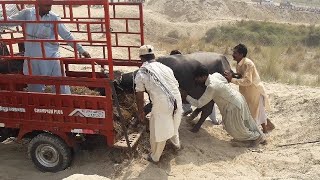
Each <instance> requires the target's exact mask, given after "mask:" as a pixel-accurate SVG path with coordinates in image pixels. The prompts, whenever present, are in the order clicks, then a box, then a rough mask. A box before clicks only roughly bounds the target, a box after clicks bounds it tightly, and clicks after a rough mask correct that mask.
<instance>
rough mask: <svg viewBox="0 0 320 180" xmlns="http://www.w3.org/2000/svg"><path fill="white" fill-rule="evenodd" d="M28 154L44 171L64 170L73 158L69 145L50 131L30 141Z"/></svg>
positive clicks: (37, 166)
mask: <svg viewBox="0 0 320 180" xmlns="http://www.w3.org/2000/svg"><path fill="white" fill-rule="evenodd" d="M28 155H29V157H30V158H31V160H32V162H33V163H34V165H35V166H36V168H38V169H39V170H40V171H44V172H57V171H61V170H64V169H66V168H67V167H68V166H69V165H70V163H71V160H72V155H71V149H70V148H69V147H68V145H67V144H66V143H65V142H64V141H63V140H62V139H60V138H59V137H57V136H54V135H52V134H49V133H44V134H39V135H37V136H36V137H34V138H33V139H32V140H31V141H30V143H29V146H28Z"/></svg>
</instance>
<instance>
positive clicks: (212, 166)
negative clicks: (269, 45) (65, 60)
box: [0, 0, 320, 180]
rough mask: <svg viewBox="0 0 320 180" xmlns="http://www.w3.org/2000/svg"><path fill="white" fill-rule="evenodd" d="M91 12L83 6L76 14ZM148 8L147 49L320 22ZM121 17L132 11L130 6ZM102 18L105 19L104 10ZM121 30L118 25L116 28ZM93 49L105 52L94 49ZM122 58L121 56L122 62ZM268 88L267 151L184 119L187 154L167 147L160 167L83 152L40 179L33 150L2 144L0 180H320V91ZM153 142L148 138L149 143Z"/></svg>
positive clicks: (256, 12)
mask: <svg viewBox="0 0 320 180" xmlns="http://www.w3.org/2000/svg"><path fill="white" fill-rule="evenodd" d="M84 8H85V7H83V6H81V7H78V8H76V9H75V10H76V11H75V13H81V12H82V11H83V10H84ZM144 10H145V23H146V26H145V29H146V42H147V43H149V42H153V43H159V42H163V41H170V38H168V37H167V34H168V33H169V32H171V31H173V30H176V31H177V32H178V34H179V35H181V36H203V34H204V33H205V32H206V30H207V29H209V28H210V27H212V26H217V25H221V24H224V23H232V22H235V21H238V20H241V19H246V20H249V19H251V20H259V21H265V20H267V21H275V22H279V23H297V24H316V23H319V15H318V14H314V13H308V12H295V11H291V10H288V9H285V10H282V9H277V8H275V7H272V6H258V5H256V4H255V3H251V2H250V1H246V2H245V1H231V0H174V1H172V0H149V1H147V2H146V3H145V7H144ZM100 13H102V12H100ZM119 13H124V14H125V13H127V14H128V13H129V14H130V13H132V12H131V11H129V10H128V9H126V8H123V9H119ZM96 14H97V16H99V15H101V14H99V11H98V10H97V13H96ZM120 26H121V25H120V24H117V23H115V24H114V25H113V28H117V27H120ZM128 41H132V42H135V41H133V40H130V39H128ZM156 47H157V44H156ZM88 51H91V53H92V54H93V55H95V53H98V52H96V51H95V50H94V49H90V48H89V49H88ZM158 51H159V54H161V53H165V52H162V51H161V49H158ZM121 52H122V51H121V50H119V51H116V52H115V54H116V55H119V56H121ZM96 56H98V54H96ZM265 86H266V88H267V93H268V94H269V96H270V99H271V104H272V111H271V112H270V113H269V117H270V118H271V119H272V121H273V122H274V124H275V125H276V129H275V130H274V131H272V132H271V133H270V134H268V144H267V145H265V146H259V147H257V148H247V147H234V146H233V145H232V143H231V142H230V140H231V137H230V136H229V135H228V134H227V133H226V132H225V131H224V130H223V127H222V125H218V126H214V125H212V124H211V123H210V122H209V121H206V122H205V123H204V125H203V126H202V129H201V130H200V132H199V133H197V134H193V133H191V132H190V131H189V129H190V125H189V124H187V123H186V122H185V121H182V124H181V128H180V139H181V141H182V144H183V146H184V148H183V149H182V150H181V151H179V152H174V151H173V150H172V149H170V147H167V148H166V149H165V152H164V153H163V156H162V158H161V161H160V163H159V164H158V165H154V164H151V163H149V162H147V161H145V160H143V159H142V158H141V154H138V155H137V156H136V157H135V158H134V159H132V160H128V159H126V160H124V161H123V162H122V163H121V164H116V163H114V162H113V161H112V159H111V158H110V157H111V155H112V150H111V149H110V148H107V147H105V146H103V145H102V144H97V145H95V146H93V147H91V148H89V149H87V150H80V151H78V152H76V153H75V157H74V161H73V163H72V165H71V167H70V168H68V169H66V170H65V171H62V172H58V173H54V174H53V173H41V172H39V171H38V170H37V169H35V168H34V167H33V164H32V162H31V160H30V159H28V158H27V153H26V145H24V144H17V143H10V144H0V151H1V154H0V161H1V164H0V179H3V180H13V179H14V180H16V179H18V180H19V179H33V180H43V179H47V180H51V179H52V180H55V179H63V178H68V179H107V178H110V179H227V180H229V179H245V180H247V179H259V180H260V179H268V180H269V179H319V178H320V143H319V142H316V141H319V140H320V108H319V107H320V88H311V87H303V86H290V85H284V84H278V83H266V84H265ZM218 117H219V118H220V119H221V117H220V116H218ZM147 139H148V134H145V135H144V139H143V140H142V143H145V142H147ZM297 143H302V144H297ZM145 144H147V143H145ZM144 148H145V149H148V147H143V146H139V152H144V151H145V149H144ZM113 156H114V155H113ZM85 175H90V176H85Z"/></svg>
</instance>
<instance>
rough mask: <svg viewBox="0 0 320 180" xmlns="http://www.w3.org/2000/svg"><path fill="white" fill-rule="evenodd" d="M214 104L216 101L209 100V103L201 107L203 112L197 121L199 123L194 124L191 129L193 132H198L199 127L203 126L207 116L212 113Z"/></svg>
mask: <svg viewBox="0 0 320 180" xmlns="http://www.w3.org/2000/svg"><path fill="white" fill-rule="evenodd" d="M213 105H214V102H213V101H211V102H209V103H208V104H207V105H205V106H203V107H202V108H201V110H202V113H201V116H200V119H199V121H198V122H197V124H195V125H194V126H193V128H192V129H191V132H194V133H196V132H198V131H199V129H200V128H201V126H202V124H203V123H204V121H205V120H206V119H207V117H208V116H209V115H210V114H211V113H212V109H213Z"/></svg>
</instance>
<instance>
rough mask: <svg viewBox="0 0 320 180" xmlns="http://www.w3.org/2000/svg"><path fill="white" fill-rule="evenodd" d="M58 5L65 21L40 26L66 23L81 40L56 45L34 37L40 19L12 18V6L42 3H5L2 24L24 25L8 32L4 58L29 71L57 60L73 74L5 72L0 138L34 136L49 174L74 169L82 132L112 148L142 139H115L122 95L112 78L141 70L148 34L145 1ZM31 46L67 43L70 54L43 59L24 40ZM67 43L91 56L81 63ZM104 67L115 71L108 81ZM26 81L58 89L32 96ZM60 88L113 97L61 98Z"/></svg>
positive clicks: (32, 150)
mask: <svg viewBox="0 0 320 180" xmlns="http://www.w3.org/2000/svg"><path fill="white" fill-rule="evenodd" d="M52 3H53V6H52V10H53V11H54V12H55V13H57V14H59V15H60V17H61V19H62V20H61V21H47V22H44V21H41V23H50V24H53V26H54V27H57V25H58V24H59V23H64V24H65V25H66V26H67V27H68V28H69V30H70V31H71V32H72V33H73V35H74V36H75V40H74V41H71V42H70V41H65V40H63V39H61V38H60V37H59V36H58V34H57V32H55V39H51V40H48V39H32V40H30V39H27V38H26V37H25V33H26V32H25V29H24V28H25V26H26V24H27V23H40V22H39V18H37V20H36V21H9V20H8V18H7V16H8V15H10V14H9V13H10V12H9V10H11V9H10V7H11V8H12V7H14V8H17V9H18V10H21V9H24V8H31V7H35V8H36V9H37V8H38V6H39V5H38V4H37V1H29V0H1V1H0V6H1V8H2V16H3V18H4V19H3V20H2V21H0V25H1V24H4V23H5V24H6V25H7V24H8V23H20V26H19V27H16V28H10V29H5V30H2V32H1V36H2V39H0V42H1V43H2V44H6V46H3V48H2V49H5V50H6V51H7V53H5V52H2V55H1V54H0V55H1V56H0V59H1V61H2V62H4V61H5V62H6V63H7V64H10V62H13V61H17V60H20V61H23V60H24V61H26V62H27V63H28V67H29V69H30V67H31V65H30V64H31V63H30V59H36V60H47V61H52V60H58V61H59V62H60V65H61V71H63V72H65V73H66V76H65V77H48V76H36V75H32V72H30V71H29V73H30V75H23V74H22V72H21V70H20V71H8V72H6V73H2V72H0V73H1V74H0V88H1V89H0V97H1V98H0V127H1V128H0V135H1V139H2V140H4V139H5V138H7V137H12V136H13V137H17V139H18V140H21V139H22V138H31V141H30V143H29V146H28V154H29V155H30V157H31V159H32V161H33V163H34V164H35V166H36V167H37V168H38V169H40V170H42V171H50V172H55V171H60V170H63V169H65V168H66V167H68V166H69V165H70V163H71V161H72V155H71V151H72V147H74V146H75V144H76V143H77V141H76V135H79V134H81V135H101V136H104V137H105V139H106V143H107V144H108V146H128V145H129V146H133V145H134V143H135V142H136V141H137V138H138V135H132V137H131V136H129V137H128V138H127V139H129V141H130V144H129V143H126V142H123V141H122V142H120V143H119V142H115V131H114V127H113V123H114V121H113V106H114V104H113V100H114V98H116V97H112V95H113V91H112V89H113V87H112V81H113V79H114V67H115V66H139V65H140V62H139V61H138V60H137V59H135V58H137V57H138V55H137V53H138V48H139V47H140V46H141V45H143V44H144V32H143V11H142V3H130V2H109V1H108V0H52ZM1 8H0V9H1ZM77 8H78V9H77ZM79 8H80V9H79ZM56 9H57V11H59V12H57V11H56ZM7 11H8V12H7ZM1 27H2V25H1ZM128 39H133V40H130V41H128ZM28 41H29V42H30V41H33V42H38V43H41V47H42V52H44V50H43V48H44V43H48V42H49V43H60V52H61V51H67V50H68V52H69V54H68V53H66V54H67V55H64V56H61V57H60V58H47V57H45V55H44V54H45V53H43V57H26V56H24V55H23V43H24V42H28ZM67 43H69V44H70V43H74V44H75V43H80V44H82V45H83V47H84V48H85V49H86V50H87V49H88V48H90V49H91V51H90V50H89V52H90V54H91V57H92V58H88V59H87V58H82V57H81V56H80V55H79V54H77V53H76V51H75V50H74V49H73V48H71V47H70V46H67ZM66 49H67V50H66ZM115 52H118V54H117V53H115ZM119 52H121V53H119ZM0 53H1V52H0ZM61 54H64V53H61ZM119 54H120V55H119ZM20 65H21V63H20ZM75 66H79V67H83V68H74V67H75ZM100 67H103V69H106V70H108V76H107V77H106V76H105V74H104V73H102V72H101V71H100ZM10 68H12V67H10ZM26 84H44V85H48V86H54V87H55V88H56V89H57V92H56V93H35V92H27V91H26V90H24V87H26ZM61 85H69V86H80V87H99V88H104V89H105V92H106V93H105V94H106V95H105V96H89V95H75V94H71V95H67V94H61V92H60V86H61Z"/></svg>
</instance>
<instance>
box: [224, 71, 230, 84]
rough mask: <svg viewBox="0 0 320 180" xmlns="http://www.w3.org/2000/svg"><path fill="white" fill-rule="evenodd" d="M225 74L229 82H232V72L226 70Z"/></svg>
mask: <svg viewBox="0 0 320 180" xmlns="http://www.w3.org/2000/svg"><path fill="white" fill-rule="evenodd" d="M223 76H224V77H225V78H226V79H227V80H228V82H231V79H232V73H231V72H230V71H224V75H223Z"/></svg>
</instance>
